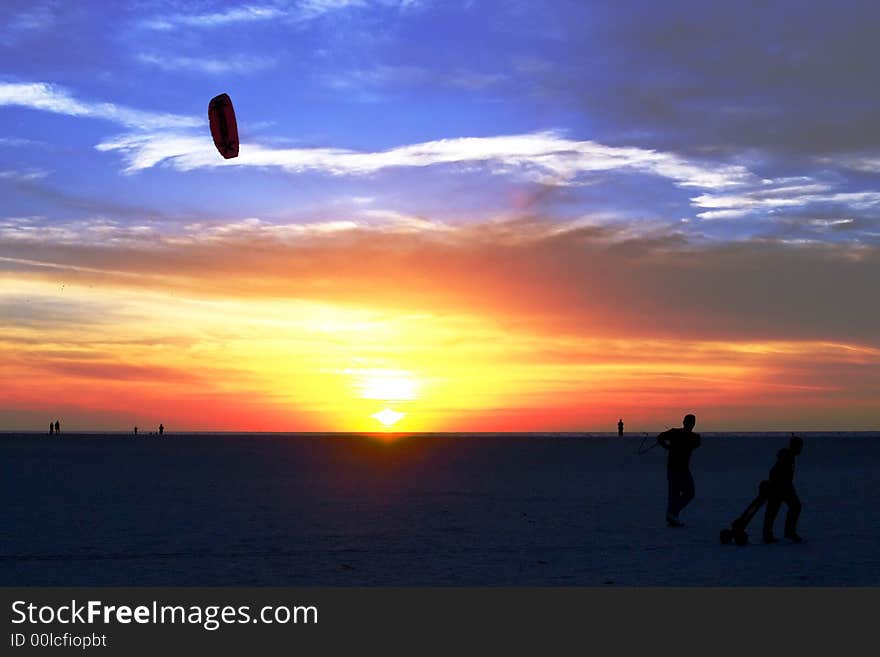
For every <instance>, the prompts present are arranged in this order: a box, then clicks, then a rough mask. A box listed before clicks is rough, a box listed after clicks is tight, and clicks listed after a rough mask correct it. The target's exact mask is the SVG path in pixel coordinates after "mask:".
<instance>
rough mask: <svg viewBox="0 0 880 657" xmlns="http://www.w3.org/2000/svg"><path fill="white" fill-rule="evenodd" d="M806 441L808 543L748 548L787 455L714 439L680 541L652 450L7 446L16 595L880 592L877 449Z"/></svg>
mask: <svg viewBox="0 0 880 657" xmlns="http://www.w3.org/2000/svg"><path fill="white" fill-rule="evenodd" d="M801 435H803V436H804V438H805V440H806V447H805V449H804V453H803V454H802V455H801V457H800V458H799V460H798V464H797V474H796V478H795V484H796V486H797V488H798V491H799V494H800V497H801V499H802V501H803V505H804V511H803V514H802V517H801V522H800V533H801V534H802V535H803V536H804V537H805V538H807V540H808V542H807V543H805V544H803V545H790V544H785V543H781V544H779V545H770V546H768V545H763V544H761V543H760V522H761V519H762V518H763V512H761V513H760V514H759V515H758V516H757V517H756V519H755V520H754V521H753V523H752V525H751V526H750V534H751V536H752V539H753V541H754V543H753V544H752V545H750V546H747V547H743V548H740V547H736V546H722V545H720V544H719V541H718V532H719V530H720V529H721V528H722V527H723V526H724V525H726V524H728V523H729V522H730V521H731V520H732V519H733V518H734V517H735V516H737V515H738V514H739V513H740V512H741V511H742V510H743V508H744V507H745V505H746V504H747V503H748V502H749V501H750V500H751V499H752V497H753V495H754V493H755V491H756V486H757V484H758V482H759V481H760V480H761V479H762V478H765V477H766V475H767V470H768V469H769V467H770V466H771V465H772V463H773V460H774V457H775V454H776V451H777V450H778V449H779V448H780V447H783V446H784V445H785V443H786V441H787V437H788V435H787V434H782V433H768V434H736V435H734V434H704V435H703V446H702V447H701V448H700V449H698V450H697V451H696V452H695V453H694V457H693V463H692V468H693V472H694V476H695V479H696V488H697V496H696V499H695V501H694V502H693V503H692V504H691V506H690V507H688V508H687V509H686V510H685V512H684V514H683V516H682V517H683V520H684V521H685V522H686V524H687V526H686V527H684V528H681V529H669V528H667V527H666V526H665V524H664V518H663V511H664V506H665V494H666V493H665V470H664V457H665V455H664V453H663V451H662V450H661V449H655V450H652V451H650V452H648V453H647V454H645V455H643V456H637V455H636V454H635V452H636V449H637V448H638V446H639V443H640V442H641V440H642V437H643V436H642V435H641V434H640V435H638V436H628V437H624V438H622V439H619V438H617V437H616V436H615V437H611V436H608V435H593V436H573V435H504V436H501V435H498V436H486V435H479V436H469V435H440V436H412V437H408V438H404V439H401V440H397V441H391V442H389V441H382V440H377V439H374V438H369V437H363V436H351V435H323V436H321V435H281V434H253V435H243V434H217V435H208V434H199V435H173V434H172V435H168V436H166V437H164V438H162V439H159V438H158V437H149V436H145V437H139V438H137V439H135V438H132V437H130V436H122V435H117V436H114V435H67V434H62V435H61V436H60V437H51V438H50V437H49V436H41V435H37V434H33V435H28V434H5V435H2V436H0V453H2V455H3V458H2V464H3V466H2V467H3V474H2V480H0V481H2V483H0V486H2V491H3V494H2V499H3V500H4V504H3V509H2V512H0V536H2V548H0V585H4V586H12V585H34V586H37V585H39V586H47V585H65V586H68V585H88V586H92V585H98V586H104V585H108V586H109V585H116V586H120V585H179V586H189V585H260V586H263V585H341V586H349V585H481V586H482V585H488V586H509V585H564V586H567V585H578V586H584V585H586V586H655V585H660V586H679V585H682V586H713V585H722V586H743V585H749V586H763V585H769V586H792V585H794V586H840V585H842V586H865V585H873V586H876V585H880V550H878V546H880V505H878V504H877V502H876V501H877V499H878V497H880V480H878V477H877V464H878V463H880V434H876V433H871V434H867V433H862V434H839V435H835V434H811V433H802V434H801ZM784 513H785V510H784V508H783V511H782V512H781V514H780V517H779V518H778V519H777V523H778V525H777V527H778V533H780V534H781V524H782V518H783V517H784Z"/></svg>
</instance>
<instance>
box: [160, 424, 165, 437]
mask: <svg viewBox="0 0 880 657" xmlns="http://www.w3.org/2000/svg"><path fill="white" fill-rule="evenodd" d="M163 433H165V426H164V425H162V424H160V425H159V435H160V436H161V435H162V434H163Z"/></svg>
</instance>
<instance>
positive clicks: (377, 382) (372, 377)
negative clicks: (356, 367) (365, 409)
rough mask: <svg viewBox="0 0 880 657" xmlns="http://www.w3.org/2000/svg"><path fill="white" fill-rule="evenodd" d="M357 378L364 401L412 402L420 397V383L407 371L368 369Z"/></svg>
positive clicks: (358, 373)
mask: <svg viewBox="0 0 880 657" xmlns="http://www.w3.org/2000/svg"><path fill="white" fill-rule="evenodd" d="M357 376H358V378H359V379H360V380H359V381H358V383H357V384H356V385H357V387H358V388H360V393H361V397H363V398H364V399H381V400H382V401H411V400H413V399H415V398H416V397H417V396H418V383H417V382H416V380H415V379H414V378H413V377H412V376H411V375H410V373H409V372H407V371H405V370H383V369H366V370H360V371H358V372H357Z"/></svg>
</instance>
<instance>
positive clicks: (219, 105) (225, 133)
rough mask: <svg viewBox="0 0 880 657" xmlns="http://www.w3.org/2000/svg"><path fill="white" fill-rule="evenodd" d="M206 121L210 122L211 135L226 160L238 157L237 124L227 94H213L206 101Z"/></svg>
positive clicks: (230, 100)
mask: <svg viewBox="0 0 880 657" xmlns="http://www.w3.org/2000/svg"><path fill="white" fill-rule="evenodd" d="M208 121H209V122H210V124H211V137H213V138H214V145H215V146H216V147H217V150H218V151H220V155H222V156H223V157H224V158H226V159H227V160H228V159H229V158H232V157H238V124H237V123H236V121H235V110H234V109H233V107H232V99H231V98H230V97H229V95H228V94H220V95H219V96H214V97H213V98H212V99H211V102H210V103H208Z"/></svg>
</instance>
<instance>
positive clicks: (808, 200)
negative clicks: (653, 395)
mask: <svg viewBox="0 0 880 657" xmlns="http://www.w3.org/2000/svg"><path fill="white" fill-rule="evenodd" d="M691 202H692V203H693V204H694V206H696V207H697V208H703V211H702V212H699V213H698V214H697V216H698V217H700V218H701V219H733V218H737V217H744V216H747V215H750V214H753V213H767V212H775V211H778V210H782V209H786V208H802V207H806V206H811V205H820V204H829V205H834V204H837V205H843V206H846V207H848V208H851V209H853V210H866V209H869V208H873V207H876V206H878V205H880V192H876V191H859V192H841V191H835V190H834V186H833V185H831V184H829V183H824V182H821V181H816V180H813V179H811V178H808V177H800V178H782V179H778V180H763V181H761V184H760V185H758V186H755V187H753V188H751V189H744V190H739V191H737V192H736V193H733V194H730V193H722V194H714V193H707V194H701V195H699V196H695V197H693V198H691Z"/></svg>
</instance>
